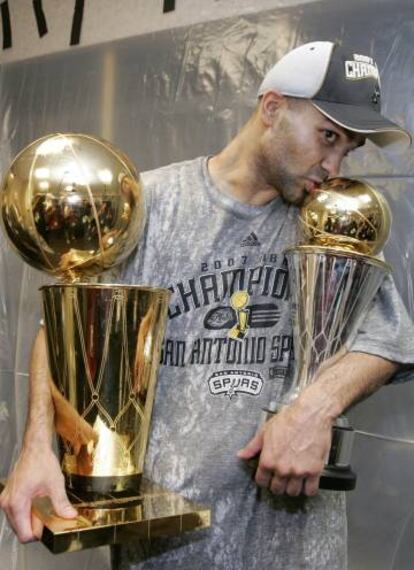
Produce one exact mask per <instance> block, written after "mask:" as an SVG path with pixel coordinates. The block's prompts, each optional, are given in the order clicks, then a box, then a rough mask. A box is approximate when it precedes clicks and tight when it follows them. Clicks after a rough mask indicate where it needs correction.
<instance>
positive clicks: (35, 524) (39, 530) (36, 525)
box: [31, 512, 43, 540]
mask: <svg viewBox="0 0 414 570" xmlns="http://www.w3.org/2000/svg"><path fill="white" fill-rule="evenodd" d="M31 518H32V532H33V536H34V537H35V538H36V540H40V539H41V538H42V534H43V523H42V521H41V520H40V519H39V518H38V517H37V516H36V515H35V514H34V513H33V512H32V517H31Z"/></svg>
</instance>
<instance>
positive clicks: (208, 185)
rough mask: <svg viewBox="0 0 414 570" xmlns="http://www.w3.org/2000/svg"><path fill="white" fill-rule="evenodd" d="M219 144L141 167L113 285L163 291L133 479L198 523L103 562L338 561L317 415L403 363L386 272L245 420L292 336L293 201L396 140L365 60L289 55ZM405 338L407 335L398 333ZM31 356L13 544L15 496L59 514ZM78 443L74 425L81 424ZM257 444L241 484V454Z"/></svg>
mask: <svg viewBox="0 0 414 570" xmlns="http://www.w3.org/2000/svg"><path fill="white" fill-rule="evenodd" d="M258 95H259V100H258V104H257V107H256V109H255V111H254V113H253V114H252V116H251V118H250V119H249V121H248V122H247V124H246V125H245V126H244V128H243V129H242V130H241V131H240V133H239V134H238V135H237V136H236V137H235V138H234V139H233V140H232V141H231V142H230V143H229V144H228V146H227V147H226V148H225V149H224V150H223V151H222V152H221V153H219V154H218V155H216V156H214V157H211V158H210V159H208V158H199V159H196V160H193V161H188V162H184V163H180V164H175V165H170V166H167V167H165V168H162V169H158V170H156V171H153V172H150V173H147V174H146V175H145V176H144V184H145V188H146V194H147V203H148V220H147V226H146V232H145V236H144V239H143V242H142V243H141V246H140V248H139V250H138V253H137V254H136V256H135V257H134V258H132V259H130V260H129V262H128V264H127V266H126V268H125V270H124V280H125V281H130V282H133V283H151V284H153V285H160V286H166V287H170V289H171V290H172V293H173V296H172V301H171V305H170V312H169V317H170V322H169V327H168V330H167V334H166V339H165V342H164V347H163V352H162V356H161V360H162V366H161V370H160V375H159V381H158V389H157V396H156V403H155V407H154V414H153V421H152V434H151V438H150V443H149V448H148V455H147V473H148V474H149V475H150V476H151V478H152V479H154V480H155V481H157V482H159V483H161V484H162V485H164V486H165V487H167V488H170V489H172V490H175V491H178V492H180V493H182V494H184V495H186V496H188V497H190V498H192V499H195V500H197V501H200V502H203V503H206V504H210V505H211V506H212V508H213V521H212V527H211V529H208V530H203V531H200V532H197V533H193V534H189V535H184V536H182V537H176V538H173V539H159V540H153V541H151V542H143V543H140V544H131V546H130V547H125V548H124V547H122V548H116V549H114V551H113V565H114V567H115V568H140V569H141V568H145V569H150V568H157V569H160V568H181V569H195V568H197V569H198V568H200V569H210V568H215V569H223V570H224V569H226V570H232V569H238V570H239V569H244V568H246V569H247V568H278V569H283V570H298V569H300V568H303V569H306V570H310V569H315V570H316V569H318V570H321V569H329V570H332V569H342V568H345V567H346V524H345V517H344V497H343V494H342V493H336V492H330V491H325V492H324V491H319V492H318V483H319V477H320V473H321V470H322V468H323V466H324V461H325V459H326V457H327V453H328V451H329V447H330V440H331V428H332V424H333V421H334V419H335V418H336V417H337V416H338V415H339V414H341V413H342V412H343V411H344V410H346V409H347V408H348V407H349V406H350V405H351V404H352V403H353V402H355V401H357V400H358V399H360V398H362V397H364V396H366V395H367V394H369V393H371V392H373V391H374V390H375V389H377V388H378V387H379V386H381V385H382V384H384V383H385V382H387V381H388V380H389V379H390V378H391V377H392V376H393V375H394V374H395V373H396V372H397V371H398V369H399V367H400V365H401V363H412V362H413V361H414V347H413V345H412V340H411V339H412V338H414V336H413V335H412V332H411V331H412V328H411V327H412V325H411V322H410V319H409V318H408V316H407V315H406V313H405V311H404V308H403V306H402V304H401V302H400V300H399V297H398V295H397V294H396V292H395V289H394V286H393V284H392V282H391V280H387V281H386V282H385V283H384V285H383V287H382V288H381V291H380V293H379V294H378V295H377V298H376V302H375V304H374V306H373V307H372V309H371V311H370V313H369V315H368V317H367V319H366V321H365V323H364V327H363V328H362V329H361V331H360V333H359V335H358V338H357V339H356V341H355V343H354V345H353V346H352V352H350V353H348V354H347V355H346V356H344V357H343V358H342V359H341V360H339V361H337V362H336V363H335V365H333V366H331V367H330V368H327V369H326V370H324V372H323V373H321V374H320V375H319V376H318V378H317V380H316V381H315V382H314V383H313V384H312V385H311V386H309V387H308V388H307V389H306V390H305V391H304V392H303V393H302V394H301V396H300V397H299V398H298V399H297V400H296V401H295V402H294V403H293V404H291V405H290V406H289V407H286V408H284V409H283V411H281V412H280V413H279V414H277V415H276V416H275V417H274V418H272V419H271V420H269V421H268V422H267V423H266V424H265V425H264V426H263V427H261V428H259V429H258V426H259V425H260V423H261V415H262V411H261V410H262V408H265V407H266V406H267V405H268V403H269V402H270V401H274V400H277V399H278V398H279V397H280V396H281V394H282V393H283V391H284V390H286V383H287V382H286V378H287V377H288V374H287V372H288V366H289V363H290V360H291V349H292V332H291V323H290V306H289V296H288V287H287V277H288V275H287V268H286V263H285V259H284V256H283V254H282V252H283V250H284V249H285V248H286V247H287V246H289V245H292V244H294V243H295V242H296V219H297V213H298V209H297V206H298V205H300V204H301V203H302V202H303V200H304V198H305V197H306V196H307V195H308V194H312V193H313V192H316V191H317V189H318V186H319V185H320V183H321V182H322V181H323V180H325V179H326V178H328V177H333V176H336V175H337V174H338V172H339V168H340V165H341V162H342V160H343V158H344V157H345V156H346V155H347V153H349V152H350V151H353V150H354V149H356V148H357V147H359V146H361V145H362V144H364V141H365V138H366V137H368V138H370V139H372V141H373V142H374V143H376V144H379V145H380V146H385V145H388V144H394V143H397V142H401V141H403V140H409V135H408V134H407V133H406V132H405V131H403V129H401V128H400V127H398V126H397V125H395V124H393V123H391V122H390V121H388V120H387V119H385V118H383V117H382V116H381V115H380V114H379V112H380V102H379V97H380V92H379V77H378V71H377V67H376V65H375V63H374V62H373V61H372V59H371V58H369V57H367V56H362V55H359V54H356V53H353V52H347V51H346V50H343V49H342V48H341V47H340V46H336V45H334V44H333V43H331V42H314V43H311V44H306V45H304V46H301V47H299V48H297V49H296V50H293V51H292V52H290V53H289V54H287V55H286V56H285V57H284V58H282V59H281V60H280V61H279V62H278V63H277V64H276V65H275V66H274V67H273V68H272V69H271V70H270V72H269V73H268V75H267V76H266V77H265V79H264V81H263V83H262V85H261V87H260V89H259V94H258ZM408 330H410V333H409V334H407V331H408ZM42 336H43V334H42V333H41V334H40V336H39V337H38V339H37V341H36V346H35V348H34V351H33V362H32V375H31V376H32V382H31V407H30V414H29V421H28V427H27V432H26V436H25V441H24V447H23V450H22V454H21V457H20V459H19V462H18V464H17V465H16V467H15V470H14V472H13V473H12V475H11V477H10V480H9V483H8V486H7V488H6V490H5V492H4V493H3V495H2V497H1V506H2V507H3V508H4V509H5V510H6V512H7V514H8V517H9V520H10V522H11V524H12V525H13V527H14V528H15V530H16V532H17V533H18V536H19V538H20V539H21V540H23V541H26V540H30V539H32V538H33V535H34V534H37V533H38V532H39V529H38V528H36V526H35V523H32V521H31V519H30V500H31V498H32V497H33V496H34V495H36V494H42V493H47V494H50V496H51V498H52V501H53V504H54V506H55V509H56V511H57V512H58V514H60V515H62V516H68V517H70V516H73V515H74V512H73V508H72V507H71V506H70V504H69V503H68V502H67V499H66V498H65V493H64V488H63V480H62V476H61V473H60V471H59V469H58V464H57V461H56V459H54V456H53V453H52V451H51V446H50V440H51V437H52V419H53V418H52V416H53V414H52V412H51V395H50V390H49V387H48V382H47V364H46V358H45V348H44V339H43V338H42ZM86 437H87V436H86ZM257 454H260V457H259V464H258V469H257V471H256V474H255V476H254V479H255V481H253V480H252V472H251V470H250V469H249V467H248V465H247V463H246V460H248V459H249V458H252V457H254V456H256V455H257Z"/></svg>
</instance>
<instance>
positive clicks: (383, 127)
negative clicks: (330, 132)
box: [311, 99, 412, 147]
mask: <svg viewBox="0 0 414 570" xmlns="http://www.w3.org/2000/svg"><path fill="white" fill-rule="evenodd" d="M311 103H312V104H313V105H314V106H315V107H316V108H317V109H318V110H319V111H320V112H321V113H322V114H323V115H325V116H326V117H328V119H330V120H331V121H333V122H334V123H336V124H337V125H339V126H341V127H343V128H344V129H347V130H348V131H353V132H355V133H361V134H363V135H365V136H366V137H367V138H368V139H370V140H371V141H372V142H373V143H375V144H376V145H377V146H380V147H386V146H391V145H392V146H393V147H395V146H397V145H398V146H404V147H408V146H410V144H411V142H412V139H411V135H410V133H408V132H407V131H406V130H404V129H402V128H401V127H399V126H398V125H396V124H395V123H393V122H392V121H390V120H388V119H386V118H385V117H383V116H382V115H380V114H379V113H377V112H376V111H374V110H373V109H370V108H369V107H368V108H367V107H359V106H357V105H344V104H342V103H332V102H331V101H319V100H317V99H312V100H311Z"/></svg>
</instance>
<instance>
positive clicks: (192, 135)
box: [0, 0, 414, 570]
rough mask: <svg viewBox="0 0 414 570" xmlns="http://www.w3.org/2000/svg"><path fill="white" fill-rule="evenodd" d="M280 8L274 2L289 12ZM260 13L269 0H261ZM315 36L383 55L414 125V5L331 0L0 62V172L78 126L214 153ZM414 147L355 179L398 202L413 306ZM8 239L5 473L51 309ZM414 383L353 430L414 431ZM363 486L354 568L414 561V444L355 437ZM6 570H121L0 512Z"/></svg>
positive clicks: (394, 251)
mask: <svg viewBox="0 0 414 570" xmlns="http://www.w3.org/2000/svg"><path fill="white" fill-rule="evenodd" d="M277 4H278V3H277V2H275V6H277ZM256 5H257V9H258V10H259V7H260V1H257V2H256ZM316 39H330V40H335V39H337V40H346V41H347V42H350V43H351V44H352V43H354V44H355V49H356V50H358V51H361V52H362V53H368V54H369V53H373V54H375V57H376V59H377V61H378V64H379V66H380V70H381V74H382V87H383V108H384V111H385V113H386V114H387V115H388V116H389V117H390V118H391V119H394V120H396V121H398V122H400V123H402V124H403V125H404V126H405V127H406V128H408V129H409V130H411V131H414V106H413V103H412V97H411V94H412V93H413V92H414V63H413V58H412V46H413V44H414V9H413V5H412V0H392V1H391V0H383V1H381V2H378V0H349V1H348V2H343V1H339V0H329V1H328V0H327V1H321V2H309V3H308V4H301V5H297V4H296V3H295V2H292V3H291V6H286V7H283V8H275V9H274V10H271V11H266V12H257V13H256V14H254V15H249V16H244V17H238V18H231V19H228V20H222V21H219V22H212V23H208V24H200V25H196V26H192V27H188V28H179V29H175V30H171V31H168V32H160V33H156V34H151V35H148V36H140V37H137V38H134V39H128V40H124V41H121V42H116V43H113V44H106V45H104V46H100V47H94V48H88V49H79V50H74V51H69V52H66V53H62V54H58V55H52V56H47V57H43V58H39V59H33V60H29V61H26V62H21V63H16V64H7V65H4V66H3V67H2V68H1V69H0V116H1V117H2V121H1V123H0V168H1V170H2V172H4V170H5V168H6V167H7V166H8V165H9V163H10V161H11V158H12V157H13V156H14V155H15V154H16V153H17V152H18V151H19V150H20V149H22V148H23V147H24V146H25V145H26V144H28V143H29V142H31V141H32V140H33V139H36V138H38V137H41V136H43V135H45V134H48V133H51V132H56V131H60V132H65V131H72V132H74V131H80V132H87V133H91V134H94V135H98V136H103V137H105V138H107V139H109V140H111V141H112V142H113V143H114V144H116V145H118V146H119V147H120V148H122V149H123V150H124V151H125V152H126V153H128V154H129V155H130V156H131V158H132V159H133V160H134V161H135V163H136V165H137V167H138V168H139V169H140V170H144V169H149V168H152V167H155V166H159V165H163V164H167V163H169V162H173V161H178V160H182V159H184V158H192V157H194V156H197V155H200V154H211V153H214V152H216V151H217V150H219V149H221V148H222V147H223V146H224V145H225V144H226V142H227V141H228V140H229V139H230V138H231V137H232V135H233V134H234V133H235V132H236V131H237V130H238V129H239V128H240V127H241V126H242V124H243V122H244V121H245V120H246V119H247V117H248V116H249V113H250V112H251V110H252V109H253V107H254V105H255V98H256V90H257V87H258V85H259V83H260V80H261V78H262V76H263V74H264V73H265V72H266V71H267V69H269V68H270V67H271V65H272V64H273V63H274V62H275V61H276V60H277V59H278V58H279V57H280V56H281V55H283V54H284V53H285V52H286V51H288V50H289V49H291V48H293V47H294V46H295V45H297V44H299V43H303V42H306V41H312V40H316ZM413 171H414V155H413V152H412V151H406V152H404V153H399V154H396V153H390V152H389V153H383V152H381V151H380V150H378V149H377V148H376V147H374V146H373V145H371V144H370V143H367V145H366V148H365V149H362V150H358V151H357V152H355V153H354V154H352V155H351V156H350V157H349V159H348V163H347V165H346V168H345V173H346V174H349V175H352V176H359V177H362V176H363V177H366V178H368V180H369V181H370V182H371V183H373V184H374V185H375V186H377V187H379V188H380V189H382V190H383V191H384V193H385V194H386V196H387V198H388V199H389V201H390V204H391V207H392V210H393V214H394V226H393V231H392V239H391V241H390V243H389V245H388V247H387V259H388V261H389V262H390V263H391V264H392V265H393V267H394V271H395V278H396V282H397V284H398V287H399V289H400V291H401V294H402V296H403V298H404V300H405V302H406V305H407V307H408V308H409V311H410V312H411V314H414V293H413V276H414V267H413V264H414V248H413V246H412V243H413V241H414V224H413V220H414V200H413V197H414V194H413V191H414V190H413V188H412V187H413V182H414V180H413V175H412V173H413ZM46 280H47V278H46V277H44V276H43V275H41V274H40V273H38V272H36V271H34V270H32V269H29V268H28V267H25V266H24V265H23V263H22V262H21V261H20V260H19V259H18V258H17V256H16V255H15V254H14V252H12V251H11V249H10V247H9V245H7V244H6V243H5V239H4V237H3V236H1V238H0V458H1V459H0V475H1V476H7V473H8V470H9V469H10V465H11V464H12V462H13V457H14V456H16V454H17V450H18V447H19V445H20V441H21V437H22V433H23V429H24V423H25V415H26V402H27V370H28V360H29V354H30V346H31V343H32V340H33V337H34V334H35V331H36V328H37V323H38V319H39V316H40V297H39V294H38V292H37V289H38V287H39V286H40V285H41V284H42V283H43V282H45V281H46ZM413 406H414V382H408V383H406V384H403V385H398V386H391V387H387V388H384V389H383V390H381V391H380V392H379V393H377V394H376V395H375V396H373V397H372V398H370V399H369V400H367V401H366V402H364V403H362V404H359V405H358V406H356V407H355V409H354V410H353V411H352V414H351V416H352V417H351V420H352V423H353V425H354V426H355V427H356V428H358V429H361V430H364V431H367V432H374V433H379V434H383V435H385V436H390V437H391V438H392V437H393V438H397V439H414V420H413V417H412V413H411V410H412V408H413ZM353 457H354V459H353V467H354V468H355V469H356V470H357V472H358V475H359V480H358V486H357V489H356V490H355V491H354V492H352V493H350V494H349V495H348V505H349V545H350V548H349V550H350V552H349V567H350V569H351V570H371V569H375V570H405V569H407V570H408V569H409V568H410V569H411V568H413V567H414V552H413V549H412V546H411V545H412V543H413V541H414V506H413V505H414V487H413V485H412V473H414V446H412V445H410V444H407V443H398V442H395V441H387V440H384V439H373V438H369V437H366V436H362V435H360V436H357V438H356V445H355V450H354V455H353ZM0 520H1V522H0V570H6V569H7V570H9V569H10V570H37V569H42V570H51V569H52V568H59V570H64V569H65V568H74V567H76V568H79V569H84V570H92V569H95V568H101V569H104V568H109V557H108V550H107V549H100V550H94V551H89V552H83V553H76V554H65V555H61V556H59V557H53V556H52V555H51V554H49V553H48V552H47V551H46V549H45V548H44V547H42V546H41V545H39V544H34V545H28V546H25V547H22V546H19V545H18V544H17V542H16V539H15V538H13V536H12V534H11V532H10V531H9V530H8V527H7V526H6V525H5V523H4V518H2V519H0Z"/></svg>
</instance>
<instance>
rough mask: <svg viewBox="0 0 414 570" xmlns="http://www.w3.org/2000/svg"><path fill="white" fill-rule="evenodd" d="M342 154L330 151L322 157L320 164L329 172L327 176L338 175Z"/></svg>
mask: <svg viewBox="0 0 414 570" xmlns="http://www.w3.org/2000/svg"><path fill="white" fill-rule="evenodd" d="M342 159H343V156H342V155H341V154H340V153H337V152H331V153H329V154H328V155H327V156H325V158H324V159H323V161H322V163H321V166H322V168H323V169H324V170H326V172H328V174H329V178H333V177H335V176H338V174H339V171H340V169H341V164H342Z"/></svg>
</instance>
